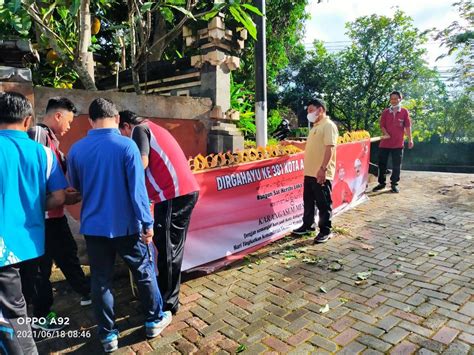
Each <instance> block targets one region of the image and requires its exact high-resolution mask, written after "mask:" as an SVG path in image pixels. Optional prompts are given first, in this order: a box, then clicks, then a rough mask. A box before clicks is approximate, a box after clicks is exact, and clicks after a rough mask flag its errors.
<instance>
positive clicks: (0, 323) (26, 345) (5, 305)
mask: <svg viewBox="0 0 474 355" xmlns="http://www.w3.org/2000/svg"><path fill="white" fill-rule="evenodd" d="M26 316H27V314H26V302H25V299H24V297H23V294H22V290H21V279H20V271H19V265H18V264H15V265H10V266H4V267H0V354H9V355H11V354H13V355H17V354H18V355H23V354H25V355H31V354H38V350H37V349H36V344H35V341H34V340H33V337H32V334H31V327H30V324H29V322H28V321H27V320H26Z"/></svg>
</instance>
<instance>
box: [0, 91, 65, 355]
mask: <svg viewBox="0 0 474 355" xmlns="http://www.w3.org/2000/svg"><path fill="white" fill-rule="evenodd" d="M32 117H33V109H32V107H31V103H30V102H29V101H28V100H27V99H26V98H25V97H24V96H23V95H21V94H18V93H14V92H0V218H1V220H2V222H1V223H0V353H3V352H5V353H7V354H37V350H36V345H35V343H34V341H33V338H32V337H31V328H30V325H29V324H28V322H27V320H26V319H25V317H26V303H25V299H24V298H23V295H22V291H21V280H20V274H19V267H20V265H19V264H20V263H21V262H23V261H26V260H30V259H33V258H37V257H39V256H41V255H43V253H44V213H45V211H46V210H48V209H52V208H56V207H58V206H61V205H62V204H63V203H64V200H65V193H64V189H65V188H66V187H67V183H66V180H65V178H64V175H63V174H62V173H61V170H60V168H59V165H58V163H57V161H56V158H55V157H54V154H53V152H52V151H51V150H50V149H49V148H46V147H43V146H42V145H40V144H38V143H36V142H33V141H32V140H31V139H29V137H28V135H27V134H26V130H27V129H28V127H29V126H30V123H31V120H32ZM18 332H21V333H18ZM17 334H21V336H17ZM25 335H26V337H24V336H25ZM28 335H30V336H28Z"/></svg>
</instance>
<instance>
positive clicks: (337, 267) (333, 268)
mask: <svg viewBox="0 0 474 355" xmlns="http://www.w3.org/2000/svg"><path fill="white" fill-rule="evenodd" d="M342 268H343V266H342V265H341V264H340V263H338V262H332V263H331V264H329V266H328V269H329V270H331V271H339V270H342Z"/></svg>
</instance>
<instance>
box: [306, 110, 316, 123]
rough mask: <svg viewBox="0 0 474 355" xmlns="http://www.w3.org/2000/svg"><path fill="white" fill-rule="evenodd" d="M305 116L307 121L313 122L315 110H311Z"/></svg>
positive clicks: (314, 120)
mask: <svg viewBox="0 0 474 355" xmlns="http://www.w3.org/2000/svg"><path fill="white" fill-rule="evenodd" d="M306 118H307V119H308V121H309V122H311V123H314V122H316V112H311V113H308V114H307V115H306Z"/></svg>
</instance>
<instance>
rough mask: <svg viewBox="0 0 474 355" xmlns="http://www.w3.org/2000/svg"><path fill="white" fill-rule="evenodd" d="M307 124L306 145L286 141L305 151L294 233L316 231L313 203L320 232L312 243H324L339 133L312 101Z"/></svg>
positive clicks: (323, 108) (321, 104)
mask: <svg viewBox="0 0 474 355" xmlns="http://www.w3.org/2000/svg"><path fill="white" fill-rule="evenodd" d="M307 106H308V115H307V118H308V121H309V122H310V123H312V124H313V128H311V130H310V132H309V134H308V139H307V141H306V142H296V141H286V142H285V143H284V144H292V145H295V146H297V147H299V148H301V149H304V150H305V153H304V186H303V203H304V214H303V225H302V226H301V227H299V228H297V229H295V230H294V231H293V233H294V234H297V235H304V234H308V233H310V232H312V231H314V230H315V229H314V228H313V227H312V226H313V224H314V214H315V208H314V206H315V203H316V207H317V209H318V213H319V221H318V227H319V233H318V235H317V236H316V238H315V240H314V242H315V243H325V242H327V241H328V240H329V239H330V238H331V237H332V233H331V228H332V225H331V218H332V199H331V191H332V180H333V179H334V175H335V171H336V145H337V139H338V135H339V133H338V130H337V126H336V124H335V123H334V122H333V121H331V119H330V118H329V117H328V116H327V115H326V104H325V103H324V101H322V100H320V99H313V100H311V101H310V102H308V104H307Z"/></svg>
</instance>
